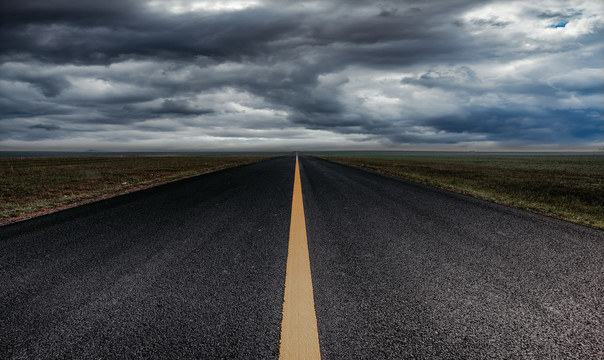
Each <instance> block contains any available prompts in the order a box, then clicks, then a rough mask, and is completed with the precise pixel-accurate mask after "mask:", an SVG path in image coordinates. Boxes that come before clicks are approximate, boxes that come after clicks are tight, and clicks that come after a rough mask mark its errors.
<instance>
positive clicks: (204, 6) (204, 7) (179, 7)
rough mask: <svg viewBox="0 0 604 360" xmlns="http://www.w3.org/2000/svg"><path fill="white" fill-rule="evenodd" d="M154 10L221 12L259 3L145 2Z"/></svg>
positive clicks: (225, 0)
mask: <svg viewBox="0 0 604 360" xmlns="http://www.w3.org/2000/svg"><path fill="white" fill-rule="evenodd" d="M147 4H148V5H149V7H150V8H151V9H153V10H155V11H168V12H170V13H173V14H183V13H188V12H196V11H201V12H223V11H238V10H243V9H247V8H250V7H254V6H257V5H259V3H258V1H255V0H233V1H229V0H220V1H211V0H210V1H197V0H152V1H149V2H148V3H147Z"/></svg>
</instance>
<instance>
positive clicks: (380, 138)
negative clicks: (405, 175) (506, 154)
mask: <svg viewBox="0 0 604 360" xmlns="http://www.w3.org/2000/svg"><path fill="white" fill-rule="evenodd" d="M0 7H1V11H0V27H1V30H0V150H88V149H97V150H114V151H122V150H155V151H169V150H291V149H299V150H329V149H349V150H354V149H359V150H362V149H415V150H424V149H425V150H429V149H430V150H441V149H451V150H597V149H598V148H601V147H603V146H604V40H603V39H604V36H603V35H604V34H603V33H604V31H603V28H604V5H603V3H602V2H601V1H600V0H588V1H574V0H571V1H568V0H565V1H474V0H434V1H431V0H428V1H419V0H408V1H355V0H322V1H277V0H240V1H224V0H223V1H196V0H192V1H187V0H167V1H159V0H150V1H142V0H140V1H138V0H137V1H134V0H132V1H126V0H101V1H99V0H94V1H88V0H85V1H84V0H78V1H72V0H28V1H3V2H2V4H1V5H0Z"/></svg>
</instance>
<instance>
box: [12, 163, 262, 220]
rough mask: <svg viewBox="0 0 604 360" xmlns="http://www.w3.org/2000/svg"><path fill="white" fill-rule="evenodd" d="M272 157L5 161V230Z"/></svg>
mask: <svg viewBox="0 0 604 360" xmlns="http://www.w3.org/2000/svg"><path fill="white" fill-rule="evenodd" d="M266 158H267V157H261V156H112V157H102V156H94V157H48V158H0V225H3V224H7V223H11V222H14V221H18V220H23V219H27V218H30V217H33V216H36V215H42V214H45V213H49V212H53V211H57V210H61V209H65V208H68V207H73V206H76V205H79V204H83V203H87V202H91V201H95V200H100V199H104V198H107V197H111V196H115V195H118V194H124V193H128V192H132V191H135V190H139V189H143V188H148V187H151V186H155V185H159V184H163V183H166V182H170V181H174V180H178V179H183V178H186V177H191V176H196V175H201V174H205V173H208V172H212V171H216V170H220V169H224V168H227V167H233V166H238V165H242V164H247V163H252V162H257V161H260V160H263V159H266Z"/></svg>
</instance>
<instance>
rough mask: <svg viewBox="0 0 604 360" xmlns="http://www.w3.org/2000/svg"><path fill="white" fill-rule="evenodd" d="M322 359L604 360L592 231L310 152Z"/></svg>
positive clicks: (601, 264)
mask: <svg viewBox="0 0 604 360" xmlns="http://www.w3.org/2000/svg"><path fill="white" fill-rule="evenodd" d="M301 174H302V191H303V194H304V205H305V212H306V226H307V234H308V242H309V249H310V250H309V251H310V262H311V269H312V276H313V285H314V292H315V307H316V314H317V319H318V327H319V339H320V345H321V352H322V355H323V357H324V358H327V359H353V358H354V359H382V358H384V359H385V358H391V359H394V358H397V359H401V358H425V359H434V358H447V359H467V358H477V359H485V358H502V359H510V358H540V359H550V358H576V359H602V358H604V232H602V231H597V230H592V229H589V228H586V227H583V226H579V225H575V224H571V223H568V222H564V221H559V220H556V219H551V218H547V217H543V216H539V215H536V214H531V213H527V212H525V211H520V210H516V209H511V208H508V207H504V206H499V205H496V204H491V203H487V202H485V201H481V200H477V199H472V198H468V197H466V196H462V195H457V194H452V193H450V192H446V191H441V190H436V189H433V188H429V187H426V186H421V185H417V184H413V183H409V182H404V181H401V180H395V179H391V178H388V177H384V176H379V175H375V174H372V173H369V172H366V171H362V170H358V169H354V168H351V167H348V166H344V165H338V164H334V163H330V162H327V161H323V160H318V159H314V158H303V159H302V161H301Z"/></svg>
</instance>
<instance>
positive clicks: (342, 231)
mask: <svg viewBox="0 0 604 360" xmlns="http://www.w3.org/2000/svg"><path fill="white" fill-rule="evenodd" d="M294 163H295V160H294V157H292V156H289V157H283V158H277V159H273V160H268V161H264V162H261V163H257V164H252V165H246V166H242V167H238V168H233V169H227V170H224V171H220V172H216V173H213V174H208V175H204V176H200V177H197V178H194V179H190V180H185V181H181V182H177V183H173V184H169V185H165V186H161V187H158V188H155V189H150V190H145V191H142V192H138V193H134V194H129V195H125V196H121V197H118V198H114V199H110V200H106V201H102V202H99V203H95V204H90V205H86V206H83V207H80V208H75V209H70V210H67V211H63V212H60V213H56V214H51V215H47V216H44V217H41V218H37V219H33V220H30V221H26V222H22V223H18V224H13V225H9V226H6V227H2V228H0V321H1V322H0V355H1V356H0V357H2V358H132V357H138V358H179V359H181V358H207V359H214V358H245V359H264V358H276V357H277V356H278V351H279V335H280V325H281V310H282V308H281V307H282V301H283V284H284V278H285V265H286V259H287V244H288V235H289V222H290V212H291V197H292V187H293V177H294ZM300 170H301V178H302V192H303V198H304V206H305V216H306V228H307V237H308V246H309V252H310V262H311V270H312V281H313V287H314V297H315V310H316V316H317V323H318V330H319V340H320V347H321V354H322V357H323V358H325V359H338V358H342V359H380V358H426V359H433V358H450V359H455V358H480V359H482V358H581V359H589V358H594V359H595V358H602V357H604V232H602V231H597V230H592V229H589V228H586V227H583V226H579V225H575V224H571V223H567V222H564V221H560V220H556V219H551V218H547V217H544V216H540V215H536V214H531V213H527V212H524V211H520V210H516V209H511V208H507V207H504V206H499V205H495V204H491V203H487V202H484V201H481V200H477V199H472V198H468V197H466V196H462V195H456V194H453V193H450V192H446V191H441V190H436V189H433V188H429V187H426V186H421V185H417V184H414V183H410V182H405V181H401V180H397V179H392V178H389V177H385V176H381V175H376V174H373V173H370V172H367V171H363V170H359V169H355V168H351V167H347V166H343V165H338V164H334V163H330V162H327V161H324V160H319V159H315V158H310V157H301V158H300Z"/></svg>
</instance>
